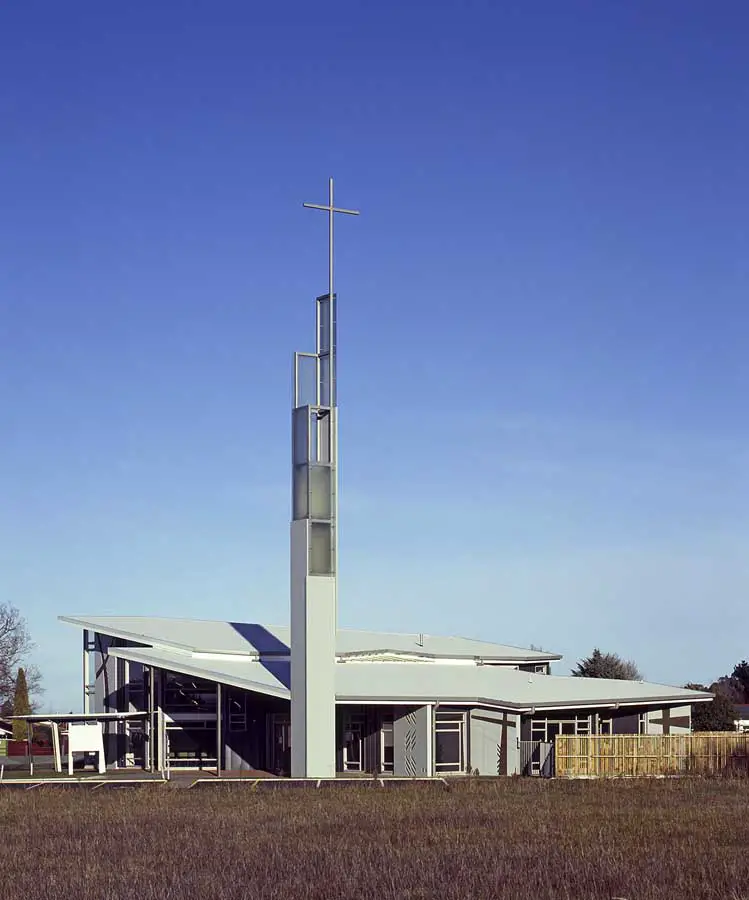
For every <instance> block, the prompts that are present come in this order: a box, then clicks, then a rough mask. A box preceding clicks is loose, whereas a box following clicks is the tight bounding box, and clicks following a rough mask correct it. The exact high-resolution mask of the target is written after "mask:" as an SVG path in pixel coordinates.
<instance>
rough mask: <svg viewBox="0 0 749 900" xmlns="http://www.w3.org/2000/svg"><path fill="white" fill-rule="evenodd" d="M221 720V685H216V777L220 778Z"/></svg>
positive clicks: (218, 683)
mask: <svg viewBox="0 0 749 900" xmlns="http://www.w3.org/2000/svg"><path fill="white" fill-rule="evenodd" d="M222 718H223V715H222V710H221V683H220V682H217V683H216V777H217V778H221V757H222V755H223V754H222V753H221V751H222V749H223V747H222V746H221V741H222V738H221V719H222Z"/></svg>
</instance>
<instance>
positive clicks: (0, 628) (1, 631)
mask: <svg viewBox="0 0 749 900" xmlns="http://www.w3.org/2000/svg"><path fill="white" fill-rule="evenodd" d="M33 649H34V645H33V643H32V641H31V637H30V635H29V630H28V627H27V626H26V620H25V619H24V618H23V616H22V615H21V613H20V612H19V610H17V609H16V607H15V606H12V605H11V604H10V603H0V709H6V710H7V709H8V706H9V704H12V702H13V694H14V692H15V689H16V678H17V676H18V670H19V669H20V668H21V667H24V668H25V669H26V681H27V683H28V687H29V693H30V694H32V696H33V695H38V694H39V693H41V690H42V688H41V675H40V673H39V670H38V669H37V668H36V667H35V666H28V665H25V664H26V661H27V660H28V657H29V654H30V653H31V651H32V650H33Z"/></svg>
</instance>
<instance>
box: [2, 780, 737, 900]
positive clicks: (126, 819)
mask: <svg viewBox="0 0 749 900" xmlns="http://www.w3.org/2000/svg"><path fill="white" fill-rule="evenodd" d="M0 834H2V840H0V872H1V873H2V879H1V883H2V886H3V892H4V893H6V892H7V896H9V897H31V898H34V900H52V898H54V900H59V898H61V897H68V898H78V897H81V898H83V897H95V898H97V900H125V898H128V900H130V898H137V900H157V898H158V900H190V898H196V900H197V898H200V900H214V898H216V900H218V898H222V900H240V898H242V900H244V898H253V900H254V898H279V900H280V898H283V900H296V898H300V900H302V898H303V900H312V898H314V900H338V898H347V900H348V898H351V900H354V898H362V900H384V898H424V900H426V898H430V900H431V898H450V900H457V898H460V900H466V898H521V900H526V898H528V900H547V898H548V900H551V898H554V900H562V898H569V900H573V898H574V900H587V898H591V900H592V898H607V900H610V898H613V897H623V898H627V900H651V898H683V900H707V898H711V900H739V898H747V900H749V780H747V779H720V778H716V779H681V780H649V781H645V780H622V781H609V782H603V781H550V782H547V781H541V780H536V779H508V780H502V781H481V780H473V779H467V780H465V781H462V782H461V783H456V784H455V785H454V786H451V787H450V788H449V789H445V788H444V787H442V786H440V785H436V784H435V785H428V784H427V785H408V786H406V787H394V786H391V787H389V788H386V789H379V788H374V787H370V786H366V785H362V786H343V785H340V786H335V787H334V788H332V789H331V788H327V789H325V788H323V789H321V790H314V789H308V788H295V789H291V788H289V789H283V790H274V791H262V790H258V791H254V792H253V791H252V790H251V789H250V788H249V787H248V786H242V785H238V786H231V785H223V786H220V787H211V788H200V787H198V788H194V789H192V790H185V789H179V788H176V787H171V786H167V787H162V786H159V787H156V786H146V787H143V788H127V789H114V790H113V789H110V788H104V789H101V790H96V791H91V790H89V789H85V788H67V789H66V788H61V787H44V788H39V789H35V790H31V791H25V790H19V789H17V788H16V789H13V788H7V789H0Z"/></svg>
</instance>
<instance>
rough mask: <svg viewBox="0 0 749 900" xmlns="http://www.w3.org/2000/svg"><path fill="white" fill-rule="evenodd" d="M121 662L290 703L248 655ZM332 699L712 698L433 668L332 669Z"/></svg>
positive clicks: (131, 653)
mask: <svg viewBox="0 0 749 900" xmlns="http://www.w3.org/2000/svg"><path fill="white" fill-rule="evenodd" d="M110 653H111V654H112V655H113V656H117V657H120V658H122V659H129V660H133V661H135V662H141V663H145V664H146V665H154V666H157V667H159V668H164V669H169V670H171V671H176V672H181V673H184V674H187V675H193V676H195V677H196V678H206V679H208V680H210V681H220V682H221V683H222V684H228V685H232V686H234V687H239V688H243V689H245V690H250V691H255V692H257V693H261V694H268V695H270V696H275V697H282V698H288V697H289V696H290V692H289V684H290V681H289V663H288V661H286V660H276V661H273V660H269V661H266V662H261V661H259V660H257V659H252V658H250V657H245V658H238V659H236V660H227V659H226V658H223V659H220V660H208V659H203V658H195V657H193V656H191V655H189V654H187V653H180V652H175V651H169V650H164V649H150V648H140V647H117V648H113V649H112V650H111V651H110ZM335 668H336V673H335V678H336V699H337V701H338V702H340V703H344V702H351V703H354V702H361V703H375V702H379V703H409V702H413V703H428V702H440V703H479V704H488V705H494V706H499V707H506V708H509V709H520V710H532V709H559V708H561V707H567V706H580V707H582V706H598V707H600V706H613V705H616V704H622V705H627V704H631V705H635V704H652V703H656V702H662V703H679V702H681V703H694V702H699V701H701V700H711V699H712V695H711V694H706V693H703V692H699V691H689V690H686V689H684V688H675V687H670V686H668V685H661V684H650V683H647V682H639V681H616V680H613V679H604V678H573V677H571V676H555V675H535V674H534V675H530V674H529V673H527V672H521V671H518V670H517V669H510V668H503V667H501V666H492V665H450V664H440V663H439V662H432V663H430V662H416V663H404V662H395V663H389V662H388V663H383V662H339V663H337V664H336V667H335Z"/></svg>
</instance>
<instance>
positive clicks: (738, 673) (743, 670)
mask: <svg viewBox="0 0 749 900" xmlns="http://www.w3.org/2000/svg"><path fill="white" fill-rule="evenodd" d="M731 678H732V679H733V681H734V682H736V684H738V685H740V687H741V692H742V694H743V697H742V698H741V703H749V662H747V661H746V660H745V659H742V660H741V662H740V663H738V664H737V665H735V666H734V667H733V673H732V674H731Z"/></svg>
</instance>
